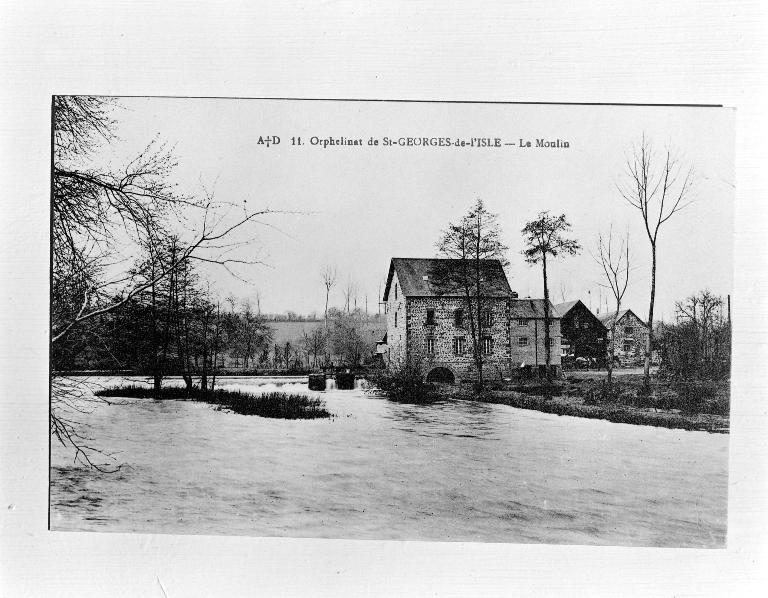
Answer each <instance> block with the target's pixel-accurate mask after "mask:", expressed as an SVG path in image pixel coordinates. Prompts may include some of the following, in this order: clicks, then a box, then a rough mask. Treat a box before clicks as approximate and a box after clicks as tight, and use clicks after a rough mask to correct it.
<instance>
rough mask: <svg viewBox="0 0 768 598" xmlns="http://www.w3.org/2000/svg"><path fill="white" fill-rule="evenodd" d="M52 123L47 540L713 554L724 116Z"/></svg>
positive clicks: (578, 110) (447, 110)
mask: <svg viewBox="0 0 768 598" xmlns="http://www.w3.org/2000/svg"><path fill="white" fill-rule="evenodd" d="M51 122H52V145H53V147H52V164H51V189H52V196H51V222H52V225H51V235H52V236H51V252H52V254H51V296H50V317H51V337H50V360H51V361H50V368H51V370H50V374H51V398H50V425H51V444H50V488H49V491H50V496H49V502H50V507H49V526H50V529H51V530H61V531H103V532H142V533H173V534H210V535H247V536H262V537H263V536H272V537H274V536H280V537H303V538H338V539H375V540H428V541H448V542H454V541H463V542H495V543H538V544H588V545H614V546H637V547H696V548H723V547H725V546H726V537H727V531H728V530H727V513H728V448H729V413H730V399H731V397H730V371H731V296H732V284H733V249H732V248H733V217H734V216H733V215H734V194H735V190H734V189H735V187H734V111H733V110H731V109H727V108H722V107H716V106H644V105H568V104H524V103H482V102H439V101H436V102H405V101H341V100H287V99H281V100H278V99H245V98H219V99H212V98H208V99H205V98H184V97H106V96H55V97H54V98H53V99H52V120H51Z"/></svg>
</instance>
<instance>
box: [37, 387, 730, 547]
mask: <svg viewBox="0 0 768 598" xmlns="http://www.w3.org/2000/svg"><path fill="white" fill-rule="evenodd" d="M96 382H98V383H100V384H104V383H107V384H110V383H111V384H114V383H118V382H120V379H111V380H110V379H106V380H105V379H99V380H97V381H96ZM220 385H221V386H222V387H230V388H241V389H248V390H252V391H264V390H274V389H275V388H276V387H279V388H282V389H285V390H290V391H299V392H308V391H307V385H306V382H304V381H302V380H301V379H292V378H282V379H267V380H265V379H257V378H246V379H243V378H239V379H222V380H220ZM311 394H312V395H317V394H319V396H321V397H322V398H323V399H324V400H325V401H326V407H327V409H328V410H329V411H330V412H331V413H333V414H334V417H333V418H332V419H320V420H292V421H291V420H276V419H266V418H261V417H256V416H246V415H237V414H233V413H227V412H224V411H217V410H216V409H215V408H213V407H211V406H210V405H206V404H203V403H193V402H186V401H154V400H149V399H126V400H120V401H118V404H113V405H104V406H99V407H97V408H96V409H94V410H93V411H92V412H91V413H90V414H85V415H81V416H80V418H81V421H82V422H83V423H84V424H85V425H86V426H87V430H88V435H89V436H90V437H91V438H93V439H94V442H95V443H97V444H98V446H99V447H101V448H103V449H104V450H107V451H109V452H113V453H115V455H116V458H117V460H118V461H119V462H120V463H123V466H122V467H121V469H120V470H119V471H118V472H117V473H111V474H104V473H99V472H96V471H92V470H88V469H86V468H84V467H81V466H78V465H77V464H73V463H72V456H73V455H72V452H71V451H70V450H67V449H64V448H63V447H61V446H60V445H58V444H57V443H54V444H53V445H52V456H51V464H52V470H51V494H50V502H51V528H52V529H56V530H90V531H99V530H104V531H121V532H125V531H133V532H147V533H161V532H162V533H204V534H247V535H256V536H295V537H323V538H354V539H399V540H446V541H459V540H460V541H486V542H488V541H490V542H537V543H569V544H574V543H576V544H617V545H633V546H691V547H722V546H724V544H725V537H726V521H727V482H728V474H727V470H728V436H727V435H724V434H708V433H705V432H689V431H682V430H668V429H664V428H653V427H648V426H633V425H628V424H614V423H609V422H605V421H600V420H588V419H580V418H573V417H561V416H557V415H551V414H545V413H539V412H536V411H526V410H520V409H514V408H511V407H507V406H504V405H489V404H484V403H476V402H467V401H446V402H440V403H436V404H432V405H427V406H417V405H405V404H397V403H393V402H390V401H387V400H386V399H382V398H378V397H375V396H370V395H367V394H365V393H364V392H363V390H362V389H356V390H352V391H337V390H330V391H327V392H324V393H311Z"/></svg>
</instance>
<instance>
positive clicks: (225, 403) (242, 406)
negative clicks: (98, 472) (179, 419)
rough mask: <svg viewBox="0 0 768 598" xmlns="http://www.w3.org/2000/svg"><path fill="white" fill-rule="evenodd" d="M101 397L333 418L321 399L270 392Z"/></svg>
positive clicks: (110, 393) (134, 392) (121, 392)
mask: <svg viewBox="0 0 768 598" xmlns="http://www.w3.org/2000/svg"><path fill="white" fill-rule="evenodd" d="M94 394H95V395H96V396H98V397H126V398H138V399H154V398H157V399H159V400H167V399H175V400H186V401H199V402H203V403H208V404H211V405H216V406H217V407H218V408H219V409H226V410H228V411H233V412H234V413H239V414H240V415H258V416H260V417H271V418H277V419H318V418H326V417H331V414H330V413H329V412H328V411H327V410H326V409H325V402H324V401H322V400H321V399H317V398H312V397H308V396H306V395H303V394H296V393H284V392H270V393H265V394H250V393H247V392H242V391H239V390H226V389H217V390H214V391H213V392H211V391H208V392H202V391H201V390H200V389H199V388H197V387H194V388H192V391H191V392H188V391H187V389H186V388H179V387H168V388H163V389H161V390H160V395H159V396H157V397H156V396H155V392H154V390H153V389H152V388H150V387H148V386H137V385H132V386H117V387H113V388H104V389H101V390H97V391H96V392H95V393H94Z"/></svg>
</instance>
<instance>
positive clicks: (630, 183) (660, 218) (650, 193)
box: [616, 134, 694, 386]
mask: <svg viewBox="0 0 768 598" xmlns="http://www.w3.org/2000/svg"><path fill="white" fill-rule="evenodd" d="M693 182H694V172H693V167H692V166H688V167H687V168H686V167H684V166H683V165H682V164H681V162H680V160H679V159H678V158H677V157H675V156H674V155H673V154H672V151H671V150H670V148H669V147H667V148H665V149H664V151H662V152H657V151H656V150H655V149H654V147H653V145H652V143H651V142H650V140H648V139H646V137H645V134H643V136H642V138H641V140H640V143H639V145H635V146H634V147H633V148H632V155H631V156H630V157H629V158H627V161H626V168H625V173H624V180H623V181H622V182H620V183H618V184H617V185H616V186H617V189H618V191H619V193H620V194H621V197H623V198H624V199H625V200H626V201H627V202H628V203H629V205H631V206H632V207H633V208H635V209H637V210H638V211H639V212H640V215H641V217H642V220H643V225H644V226H645V232H646V234H647V236H648V241H649V243H650V245H651V298H650V302H649V305H648V336H647V338H646V345H645V384H646V386H648V385H650V372H651V348H652V346H653V308H654V303H655V301H656V264H657V262H656V249H657V241H658V237H659V229H660V228H661V225H662V224H664V223H665V222H667V221H668V220H669V219H670V218H671V217H672V216H674V215H675V214H677V212H679V211H680V210H682V209H683V208H685V207H686V206H687V205H689V204H690V201H691V200H690V197H689V196H690V192H691V188H692V186H693Z"/></svg>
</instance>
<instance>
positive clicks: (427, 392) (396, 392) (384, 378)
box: [370, 359, 440, 403]
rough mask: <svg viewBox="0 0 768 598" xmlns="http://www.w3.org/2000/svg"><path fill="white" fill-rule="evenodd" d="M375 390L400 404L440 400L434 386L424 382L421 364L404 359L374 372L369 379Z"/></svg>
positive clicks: (413, 360)
mask: <svg viewBox="0 0 768 598" xmlns="http://www.w3.org/2000/svg"><path fill="white" fill-rule="evenodd" d="M370 382H371V384H372V385H373V386H374V387H375V389H377V390H380V391H381V392H383V393H384V394H385V395H386V396H387V398H388V399H392V400H393V401H397V402H400V403H432V402H434V401H436V400H438V399H439V398H440V396H439V394H438V392H437V389H436V388H435V385H434V384H429V383H427V382H425V376H424V369H423V367H422V366H421V362H420V361H418V360H415V359H406V360H403V361H402V362H400V363H396V364H394V365H390V367H388V368H386V369H384V370H381V371H379V372H376V373H375V374H373V375H372V376H371V378H370Z"/></svg>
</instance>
